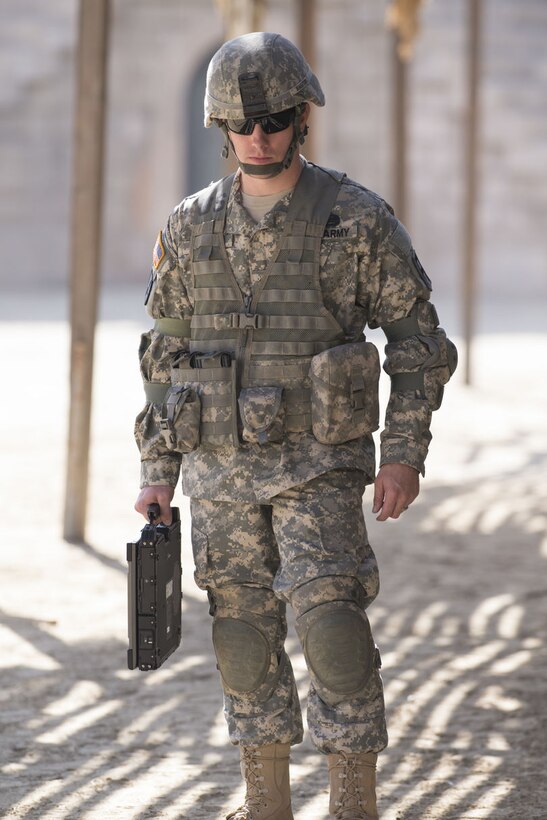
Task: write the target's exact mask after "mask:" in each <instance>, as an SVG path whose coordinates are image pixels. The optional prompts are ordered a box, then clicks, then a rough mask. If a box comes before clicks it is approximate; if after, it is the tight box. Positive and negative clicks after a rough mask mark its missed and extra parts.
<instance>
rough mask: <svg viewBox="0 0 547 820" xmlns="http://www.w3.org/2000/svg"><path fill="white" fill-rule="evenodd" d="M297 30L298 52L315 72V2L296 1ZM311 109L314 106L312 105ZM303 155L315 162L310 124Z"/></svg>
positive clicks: (310, 0) (313, 140)
mask: <svg viewBox="0 0 547 820" xmlns="http://www.w3.org/2000/svg"><path fill="white" fill-rule="evenodd" d="M297 15H298V20H297V29H298V44H299V47H300V51H301V52H302V54H303V55H304V57H305V58H306V60H307V62H308V63H309V65H310V67H311V69H312V71H314V72H315V68H316V64H317V31H316V29H317V27H316V22H317V12H316V3H315V0H298V2H297ZM311 108H312V109H313V108H314V106H313V105H312V106H311ZM303 151H304V154H305V155H306V158H307V159H309V160H310V162H315V161H316V159H315V152H316V143H315V139H314V132H313V123H310V132H309V134H308V136H307V137H306V142H305V144H304V146H303Z"/></svg>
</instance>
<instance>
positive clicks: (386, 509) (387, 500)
mask: <svg viewBox="0 0 547 820" xmlns="http://www.w3.org/2000/svg"><path fill="white" fill-rule="evenodd" d="M396 507H397V493H396V492H394V491H393V490H388V491H387V492H386V494H385V496H384V501H383V504H382V508H381V511H380V515H377V516H376V521H387V519H388V518H394V517H396V516H395V515H394V513H396Z"/></svg>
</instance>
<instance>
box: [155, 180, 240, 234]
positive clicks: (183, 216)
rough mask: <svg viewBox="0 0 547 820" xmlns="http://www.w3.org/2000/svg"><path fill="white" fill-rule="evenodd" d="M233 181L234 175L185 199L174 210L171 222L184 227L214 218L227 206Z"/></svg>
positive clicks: (217, 181)
mask: <svg viewBox="0 0 547 820" xmlns="http://www.w3.org/2000/svg"><path fill="white" fill-rule="evenodd" d="M233 179H234V175H233V174H231V175H230V176H227V177H223V178H222V179H219V180H216V181H215V182H211V183H209V185H207V186H206V187H205V188H202V189H201V190H200V191H196V192H195V193H193V194H190V196H187V197H185V198H184V199H183V200H182V202H180V203H179V204H178V205H177V206H176V208H174V210H173V213H172V214H171V221H172V222H178V223H179V224H180V225H181V226H182V225H192V224H195V223H198V222H202V221H203V220H204V219H211V218H214V215H215V213H216V212H220V211H221V210H222V209H223V208H224V206H225V204H226V201H227V197H228V194H229V192H230V189H231V187H232V182H233Z"/></svg>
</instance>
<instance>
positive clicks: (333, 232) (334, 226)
mask: <svg viewBox="0 0 547 820" xmlns="http://www.w3.org/2000/svg"><path fill="white" fill-rule="evenodd" d="M353 236H357V224H353V225H347V224H346V225H343V224H342V223H341V220H340V217H339V216H338V214H335V213H332V214H331V215H330V216H329V218H328V220H327V224H326V225H325V230H324V231H323V239H349V238H350V237H353Z"/></svg>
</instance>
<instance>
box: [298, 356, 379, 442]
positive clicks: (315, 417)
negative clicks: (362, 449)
mask: <svg viewBox="0 0 547 820" xmlns="http://www.w3.org/2000/svg"><path fill="white" fill-rule="evenodd" d="M310 376H311V381H312V398H311V415H312V429H313V434H314V436H315V438H316V439H317V440H318V441H320V442H321V444H342V443H343V442H344V441H350V440H351V439H354V438H359V437H360V436H364V435H366V434H367V433H372V432H373V431H374V430H377V429H378V423H379V407H378V381H379V378H380V359H379V356H378V351H377V349H376V347H375V345H373V344H372V343H371V342H366V341H364V340H363V341H362V342H352V343H350V344H345V345H338V346H337V347H332V348H330V349H329V350H324V351H323V352H322V353H318V354H317V355H316V356H314V357H313V359H312V360H311V367H310Z"/></svg>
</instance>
